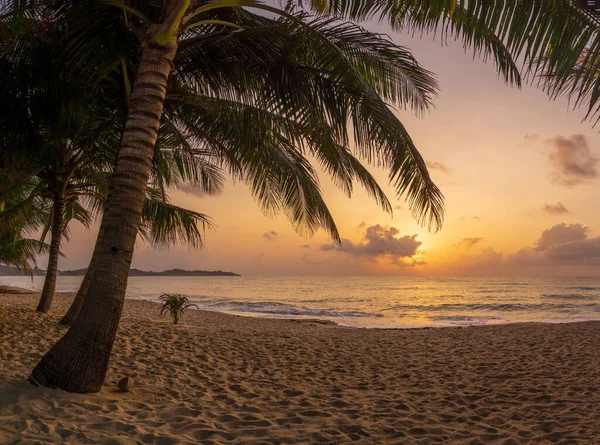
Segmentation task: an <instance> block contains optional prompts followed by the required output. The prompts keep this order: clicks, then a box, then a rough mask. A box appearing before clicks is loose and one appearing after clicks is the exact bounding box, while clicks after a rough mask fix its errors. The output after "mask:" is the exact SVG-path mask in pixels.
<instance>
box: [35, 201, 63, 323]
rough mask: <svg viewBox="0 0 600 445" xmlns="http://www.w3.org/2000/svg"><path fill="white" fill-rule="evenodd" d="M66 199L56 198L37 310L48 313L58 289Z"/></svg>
mask: <svg viewBox="0 0 600 445" xmlns="http://www.w3.org/2000/svg"><path fill="white" fill-rule="evenodd" d="M64 212H65V201H64V200H63V199H62V198H56V199H55V200H54V218H53V219H52V240H51V241H50V252H49V257H48V267H47V270H46V279H45V280H44V288H43V290H42V295H41V297H40V302H39V304H38V307H37V309H36V311H38V312H43V313H47V312H48V311H49V310H50V306H52V300H53V298H54V291H55V290H56V276H57V275H58V256H59V255H60V241H61V238H62V232H63V223H64Z"/></svg>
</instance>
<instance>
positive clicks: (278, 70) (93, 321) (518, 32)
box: [19, 0, 593, 392]
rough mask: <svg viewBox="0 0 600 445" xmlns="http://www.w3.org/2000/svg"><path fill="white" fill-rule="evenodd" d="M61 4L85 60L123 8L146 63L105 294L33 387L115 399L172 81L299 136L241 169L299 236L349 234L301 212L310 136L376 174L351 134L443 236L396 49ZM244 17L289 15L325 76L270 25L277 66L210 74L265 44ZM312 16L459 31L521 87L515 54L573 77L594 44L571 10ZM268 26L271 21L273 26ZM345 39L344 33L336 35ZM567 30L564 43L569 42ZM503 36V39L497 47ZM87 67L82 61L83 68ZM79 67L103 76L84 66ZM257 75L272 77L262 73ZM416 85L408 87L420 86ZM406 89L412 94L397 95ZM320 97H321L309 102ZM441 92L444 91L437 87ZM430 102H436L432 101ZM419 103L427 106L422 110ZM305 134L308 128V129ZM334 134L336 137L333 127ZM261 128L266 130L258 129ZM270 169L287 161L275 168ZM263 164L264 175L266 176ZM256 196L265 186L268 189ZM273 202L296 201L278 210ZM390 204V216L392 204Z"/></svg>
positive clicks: (346, 5) (342, 162)
mask: <svg viewBox="0 0 600 445" xmlns="http://www.w3.org/2000/svg"><path fill="white" fill-rule="evenodd" d="M33 3H35V2H33ZM53 3H62V5H61V6H62V8H61V9H59V10H58V13H59V14H66V15H67V16H69V14H70V19H71V20H72V21H73V23H76V24H77V25H74V26H72V28H71V29H73V30H74V34H73V35H72V39H73V40H72V41H73V42H74V43H73V45H72V49H73V52H72V53H71V55H73V54H74V55H77V54H84V55H85V54H89V51H86V50H85V42H86V41H90V40H91V38H97V37H98V36H101V35H102V33H105V30H106V27H105V26H104V24H100V22H102V21H101V20H97V22H98V24H97V25H96V26H94V24H93V23H91V24H90V23H89V21H87V22H86V20H85V17H86V16H93V17H94V19H96V18H98V17H103V18H107V17H108V16H109V15H110V13H108V12H107V9H106V8H107V5H108V6H114V7H115V9H118V10H119V14H121V15H120V16H115V18H114V20H118V21H119V22H126V23H128V24H131V26H132V27H134V28H137V30H138V31H139V32H138V33H137V35H138V36H140V38H141V39H142V43H143V46H142V48H143V49H142V51H141V56H140V61H139V64H138V65H137V70H136V76H135V81H134V84H133V88H132V89H131V95H130V103H131V105H130V107H129V111H128V118H127V121H126V124H125V131H124V134H123V138H122V144H121V149H120V151H119V158H118V160H117V164H116V167H115V170H114V174H113V176H112V180H111V194H110V195H109V197H108V199H107V207H106V211H105V213H104V217H103V221H102V225H101V230H100V234H99V237H98V241H97V244H96V248H95V251H94V257H93V259H92V263H93V264H94V265H95V267H94V270H95V272H94V276H93V280H94V286H93V287H92V288H91V289H90V292H89V293H88V296H87V298H86V299H85V302H84V306H83V309H82V312H81V315H80V317H79V318H78V319H77V320H76V322H75V323H74V324H73V327H72V328H71V329H70V330H69V332H68V333H67V334H66V335H65V337H63V339H61V340H60V341H59V342H58V343H57V345H55V346H54V347H53V348H52V349H51V350H50V351H49V353H48V354H47V355H46V356H45V357H44V358H43V359H42V361H41V362H40V363H39V364H38V366H37V367H36V368H35V369H34V371H33V373H32V376H31V381H32V382H33V383H35V384H43V385H47V386H58V387H60V388H63V389H66V390H68V391H74V392H88V391H97V390H98V389H99V388H100V386H101V385H102V382H103V379H104V375H105V372H106V369H107V365H108V358H109V356H110V351H111V348H112V343H113V340H114V336H115V333H116V329H117V326H118V320H119V318H120V313H121V310H122V304H123V297H124V293H125V286H126V280H127V271H128V270H129V265H130V262H131V256H132V251H133V245H134V242H135V238H136V234H137V229H138V225H139V223H140V219H141V214H142V210H143V205H144V190H145V187H146V183H147V181H148V179H149V177H150V173H151V165H152V162H151V161H152V158H153V152H154V145H155V143H156V139H157V135H158V130H159V126H160V121H161V117H162V114H163V108H164V104H165V99H166V96H167V91H168V83H169V77H170V76H171V75H172V76H173V78H174V79H176V80H179V81H180V82H181V83H182V85H185V86H187V87H188V88H192V89H194V90H196V91H199V92H202V93H204V95H205V96H206V99H207V101H208V100H210V99H211V97H213V96H214V95H219V93H221V95H220V99H224V97H226V96H229V97H233V98H234V100H236V101H237V102H238V103H239V104H240V105H241V106H243V107H245V108H246V109H250V107H251V104H254V107H255V108H257V109H258V110H257V112H262V113H263V115H264V114H265V112H267V113H270V114H271V115H270V116H269V119H268V122H270V123H273V124H275V123H277V122H279V125H280V126H282V127H284V128H285V130H286V131H289V132H291V130H294V133H293V134H296V135H297V136H296V138H292V137H288V140H287V141H285V140H284V142H288V143H289V145H288V147H290V148H296V150H282V151H278V150H274V149H273V150H271V151H270V152H269V153H268V154H267V153H258V152H251V153H246V154H247V155H249V154H252V155H254V156H255V158H254V159H253V160H254V161H255V166H254V168H246V169H243V168H240V170H239V171H240V174H241V175H243V177H244V179H246V180H248V181H249V182H251V183H252V185H253V187H254V188H253V190H254V191H255V193H256V194H257V195H258V197H259V199H260V200H261V203H262V204H263V205H266V206H274V207H275V208H277V207H279V208H284V209H291V216H292V218H293V219H294V220H296V221H297V222H298V223H299V225H301V226H304V227H309V228H310V229H314V228H316V227H321V226H325V227H328V228H329V230H330V232H331V233H332V234H335V233H336V231H335V226H334V224H333V222H332V220H330V219H328V214H327V213H324V212H323V211H321V210H322V209H323V208H324V207H323V205H322V204H321V203H320V201H318V199H317V197H316V196H315V198H314V199H315V202H319V206H317V207H315V208H304V207H302V206H303V204H302V203H300V202H299V197H300V196H303V194H304V193H299V192H298V189H303V190H304V191H306V190H307V189H310V188H312V189H313V190H315V186H316V180H315V178H314V177H313V176H314V175H313V174H312V172H311V171H310V169H309V166H308V165H307V164H306V163H305V162H304V161H303V156H302V152H301V150H298V149H297V148H298V147H304V146H309V147H311V146H310V143H311V142H313V141H314V139H312V138H310V137H309V138H308V139H305V138H304V135H305V134H307V133H308V131H306V130H312V132H311V133H310V134H319V131H321V132H322V133H323V134H325V135H326V136H327V139H328V140H329V141H330V144H329V145H325V146H323V148H322V149H321V150H318V149H316V148H314V147H311V148H312V149H315V150H316V153H317V154H319V155H320V158H319V160H320V161H322V162H323V163H324V164H325V165H328V166H331V167H330V168H331V171H330V172H331V173H332V174H334V175H335V176H336V177H338V176H342V177H343V175H344V174H345V175H346V177H348V176H352V175H356V174H357V173H356V172H357V171H361V167H362V166H360V162H359V160H358V159H356V158H354V157H353V156H351V155H350V154H349V153H348V152H346V151H345V149H347V145H348V140H349V139H350V138H349V135H348V127H347V124H348V123H350V125H349V128H350V129H351V133H350V134H352V137H353V139H354V142H355V144H356V147H357V152H358V153H359V155H360V156H361V157H363V158H366V159H367V160H368V161H375V162H376V163H378V164H380V165H382V166H384V167H386V168H388V169H389V170H390V178H391V180H392V181H393V183H394V184H395V185H396V189H397V191H398V193H399V194H404V195H405V196H406V197H407V199H408V201H409V204H410V206H411V208H412V209H413V211H414V212H415V213H416V216H417V217H418V219H419V220H421V221H429V223H430V224H433V226H434V227H438V226H439V224H441V221H442V201H441V194H440V192H439V190H437V188H436V187H435V186H434V185H433V184H432V183H431V181H430V180H429V176H428V175H427V171H426V168H425V165H424V163H423V161H422V159H421V158H420V156H419V155H418V152H417V151H416V148H415V147H414V144H413V143H412V141H411V140H410V138H409V136H408V134H407V132H406V130H405V129H404V127H403V126H402V125H401V123H400V122H399V121H398V120H397V118H396V117H395V116H394V114H393V113H392V112H391V111H390V109H389V108H388V107H387V106H386V104H385V103H384V102H383V99H385V100H390V101H392V102H395V103H398V104H401V105H413V103H411V101H413V100H415V97H418V95H415V94H411V93H412V92H411V91H409V90H408V89H407V88H406V85H408V84H410V85H411V86H413V87H414V85H415V83H416V82H408V81H407V82H405V83H402V82H401V81H400V78H401V76H400V75H398V76H391V75H389V73H393V72H398V71H401V70H398V68H397V67H395V66H394V64H393V63H392V60H391V59H392V57H391V56H390V53H389V52H387V48H386V50H384V51H382V53H383V54H385V53H386V52H387V55H388V56H390V57H389V58H386V57H385V55H383V56H382V54H381V53H379V54H377V55H376V56H373V55H371V54H367V55H366V53H360V56H361V58H360V60H357V59H356V58H355V57H353V53H352V52H351V51H349V50H346V51H345V50H344V48H343V47H340V46H338V45H332V44H331V42H332V39H333V38H334V37H335V36H332V37H331V38H322V37H321V36H322V33H319V32H316V31H315V30H314V28H313V27H311V26H310V25H309V24H308V23H307V22H306V18H305V17H298V16H297V15H292V14H290V13H289V12H286V11H277V10H275V9H274V8H272V7H269V6H266V5H263V4H259V3H257V2H255V1H250V0H247V1H227V0H223V1H215V2H210V3H206V4H203V3H201V2H195V1H194V2H192V1H190V0H187V1H186V0H171V1H165V2H162V3H155V2H150V1H131V2H127V3H124V2H117V1H114V2H113V1H103V2H99V3H98V4H93V3H92V4H91V5H90V4H86V5H85V7H83V8H82V7H81V6H80V5H79V4H74V3H71V2H53ZM550 3H553V4H556V5H559V6H561V7H562V9H558V10H556V9H552V10H551V8H549V7H548V5H549V4H550ZM235 6H250V7H258V8H261V9H266V10H269V11H271V12H275V13H279V14H280V15H281V16H283V17H284V18H285V21H286V22H287V23H288V24H292V25H294V26H296V27H298V28H300V29H301V30H302V31H303V34H302V35H303V36H306V37H313V39H312V42H311V46H310V49H311V50H312V51H309V53H308V55H307V57H308V59H309V60H308V61H309V62H312V64H310V63H309V64H308V65H305V64H304V63H303V62H304V60H303V57H302V55H301V54H299V52H297V51H295V50H296V49H297V47H299V46H302V45H300V44H299V43H298V42H299V41H295V42H294V41H290V40H289V39H286V38H281V37H280V35H279V33H277V32H271V31H273V29H272V28H273V26H269V25H265V26H263V29H262V33H263V38H262V39H261V38H257V39H256V40H257V41H259V42H260V43H265V42H267V46H266V47H262V49H263V50H264V49H267V48H269V47H271V49H272V51H267V52H266V53H269V52H270V54H271V55H274V54H278V56H277V57H275V58H274V59H272V60H265V59H266V58H267V57H268V55H269V54H265V52H264V51H263V52H260V53H259V52H257V51H254V52H253V53H251V54H252V56H253V60H251V61H252V62H254V63H253V64H251V65H250V66H249V68H250V69H248V70H245V68H246V66H244V70H242V71H243V72H237V73H234V72H232V71H231V70H230V71H221V70H222V69H223V68H225V67H226V65H227V64H228V63H229V68H230V69H231V67H232V66H233V65H232V64H231V63H230V62H231V61H230V60H228V59H227V58H226V57H225V58H223V59H219V58H216V57H213V58H212V59H211V61H213V62H215V61H220V62H221V63H216V64H214V65H199V64H198V61H199V60H201V57H202V56H203V55H205V54H204V53H203V51H202V48H201V47H202V46H203V45H205V44H207V43H210V42H211V41H213V42H218V44H214V45H213V49H214V52H213V55H214V54H215V53H218V52H219V51H220V50H221V49H222V48H225V50H229V51H232V49H231V43H238V44H239V43H240V41H243V39H244V38H245V37H246V38H247V37H249V36H253V37H256V34H253V31H254V30H255V29H252V30H250V32H247V30H246V29H245V28H244V27H243V26H242V25H240V22H242V20H241V19H240V15H244V14H245V12H244V13H243V14H237V13H238V12H239V10H238V9H236V8H232V7H235ZM311 6H312V8H313V9H314V10H316V11H317V12H319V13H321V14H329V15H335V16H336V17H338V18H349V19H366V18H370V17H373V16H374V15H375V14H380V15H381V17H382V18H383V19H386V20H389V21H390V23H392V25H393V26H395V27H402V26H409V27H412V28H415V29H423V30H426V31H428V30H432V29H435V28H437V27H438V26H442V27H446V26H449V27H451V28H452V29H453V30H454V31H457V32H458V34H459V35H461V36H462V37H463V39H464V41H465V43H466V44H468V45H469V46H473V47H474V48H475V49H476V50H482V49H483V50H484V53H490V52H491V54H492V55H494V57H495V60H496V62H497V65H498V68H499V69H500V70H501V72H503V73H505V74H506V73H509V72H512V73H513V74H510V75H507V77H509V78H511V79H513V80H514V79H515V78H516V76H515V74H514V70H513V68H514V63H513V62H512V57H506V55H507V53H506V48H504V46H503V45H502V44H501V43H502V41H504V42H506V44H507V48H508V49H510V50H512V53H513V54H512V56H513V57H516V56H517V55H519V54H521V53H524V55H525V56H526V58H527V60H529V61H531V60H534V56H538V55H541V54H550V56H551V57H549V58H548V59H547V60H549V62H547V64H546V65H545V66H546V67H552V66H562V65H560V64H566V63H568V60H566V59H568V58H567V57H565V56H561V54H560V51H559V50H558V49H560V48H564V47H565V46H564V45H569V46H566V47H568V48H576V47H577V45H579V44H581V42H583V41H584V40H585V39H586V38H589V37H590V36H591V34H590V33H591V32H592V31H593V29H592V28H591V27H590V26H589V24H588V22H587V21H585V20H584V19H585V17H583V18H582V16H581V14H579V15H577V11H576V10H574V9H573V8H572V7H571V5H570V2H567V1H562V2H559V1H555V2H549V1H548V2H543V1H530V2H516V1H515V2H483V1H469V2H466V1H465V2H461V1H459V2H456V1H450V0H447V1H442V0H439V1H427V2H401V1H398V2H397V3H395V2H387V1H385V2H380V1H375V0H374V1H362V0H361V1H350V0H349V1H336V2H323V1H319V2H316V1H315V2H313V3H311ZM93 8H98V10H99V11H101V15H98V14H92V13H91V10H92V9H93ZM19 10H20V11H22V10H23V9H22V8H21V9H19ZM573 11H575V13H573ZM521 14H523V17H524V19H522V18H521ZM117 17H118V18H117ZM538 19H539V20H538ZM255 20H256V21H257V22H259V21H260V19H259V18H255ZM264 20H266V19H264ZM82 23H85V25H83V24H82ZM115 23H117V22H116V21H115ZM242 23H243V22H242ZM331 27H332V28H334V27H335V25H333V26H331ZM557 29H559V30H561V32H558V33H557V32H555V31H556V30H557ZM100 30H101V32H100V33H99V31H100ZM490 30H494V31H497V34H494V33H493V32H491V31H490ZM591 30H592V31H591ZM282 34H285V33H282ZM258 35H259V36H260V33H258ZM497 36H500V37H501V38H502V40H501V39H500V38H499V37H497ZM86 37H88V38H86ZM300 42H301V41H300ZM245 43H247V45H246V46H245V48H248V47H252V44H251V42H245ZM228 44H229V46H228ZM278 44H282V45H281V46H278ZM108 47H110V45H109V46H108ZM490 48H491V50H490ZM557 48H558V49H557ZM304 49H305V48H304ZM497 49H502V50H503V51H500V50H498V51H497ZM375 52H376V53H377V51H375ZM257 56H258V59H257ZM369 56H370V57H369ZM311 59H312V60H311ZM73 60H78V57H74V58H73ZM174 62H175V63H174ZM286 62H287V64H286ZM319 62H320V63H319ZM79 66H92V67H95V66H97V65H94V64H81V63H80V65H79ZM253 66H254V67H258V66H260V67H267V68H268V69H267V70H261V71H258V70H257V71H254V72H253V71H252V67H253ZM413 66H415V67H416V66H417V65H416V64H415V65H413ZM537 66H538V65H534V64H533V63H531V64H530V68H531V69H536V68H537ZM237 71H240V70H239V69H238V70H237ZM403 74H404V76H405V78H406V77H407V76H406V72H403ZM233 80H235V82H234V81H233ZM399 81H400V83H399ZM425 83H426V84H427V82H425ZM398 84H400V85H401V86H400V87H397V85H398ZM307 85H308V86H309V88H306V86H307ZM421 86H422V85H421ZM428 87H431V84H430V83H428ZM300 88H303V89H300ZM417 90H419V91H421V92H422V91H423V89H419V88H417ZM240 98H241V100H240ZM243 99H246V100H243ZM315 99H316V100H315ZM416 100H418V101H420V102H421V103H422V97H421V99H416ZM238 108H239V107H238ZM278 118H279V119H278ZM263 122H265V121H263ZM292 124H299V127H296V126H293V125H292ZM322 124H325V125H324V126H323V127H319V125H322ZM259 128H261V127H257V129H259ZM298 128H300V130H298ZM302 129H304V130H305V131H306V133H304V132H302V131H301V130H302ZM187 130H188V132H189V133H190V134H192V135H194V137H197V138H198V139H201V138H203V137H205V132H204V130H206V129H204V128H200V129H199V128H190V126H189V125H188V128H187ZM208 130H210V128H209V129H208ZM262 130H263V131H269V128H265V127H262ZM214 142H215V143H217V144H218V143H219V142H221V141H220V140H218V139H216V140H214ZM272 142H273V145H274V146H275V145H276V144H277V142H279V141H277V139H273V141H272ZM284 146H285V143H284ZM223 151H226V150H223ZM229 152H230V154H231V155H232V156H231V157H229V158H228V160H230V161H231V165H232V167H237V166H238V165H236V164H234V161H239V159H237V158H236V157H234V156H233V155H234V154H235V153H231V150H229ZM270 155H279V156H276V157H269V156H270ZM261 162H264V165H262V166H260V163H261ZM289 169H292V171H295V172H297V174H298V176H297V177H296V178H292V179H288V180H286V178H285V177H283V176H284V174H285V173H284V172H288V171H289ZM266 177H273V178H275V180H273V181H268V180H267V179H265V178H266ZM298 178H303V180H304V181H305V182H304V183H302V182H299V181H298ZM255 182H258V184H259V185H255ZM266 185H267V186H268V185H272V186H273V187H274V188H276V192H277V193H275V195H273V194H270V193H268V192H267V191H265V190H266V189H265V186H266ZM303 186H304V187H303ZM307 186H308V187H307ZM316 190H318V188H316ZM313 195H314V193H313ZM273 196H277V197H279V199H283V201H279V202H271V200H272V197H273ZM383 203H384V205H385V201H384V202H383ZM316 211H320V213H316Z"/></svg>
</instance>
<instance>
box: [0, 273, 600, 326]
mask: <svg viewBox="0 0 600 445" xmlns="http://www.w3.org/2000/svg"><path fill="white" fill-rule="evenodd" d="M81 280H82V277H59V280H58V289H59V290H61V291H75V290H76V289H77V288H78V286H79V283H80V282H81ZM0 283H2V284H7V285H13V286H21V287H28V288H33V289H38V290H39V289H41V287H42V283H43V277H34V280H33V282H32V281H31V279H30V278H27V277H0ZM162 292H169V293H181V294H185V295H187V296H188V297H189V298H190V300H191V301H193V302H195V303H197V304H198V305H199V307H200V308H201V309H205V310H216V311H223V312H231V313H237V314H242V315H253V316H268V317H284V318H290V317H298V318H320V319H327V320H332V321H335V322H336V323H339V324H343V325H349V326H358V327H381V328H394V327H425V326H468V325H481V324H497V323H511V322H528V321H543V322H570V321H583V320H597V319H600V278H593V277H577V278H574V277H516V278H506V277H443V278H420V277H268V278H267V277H131V278H130V279H129V284H128V289H127V297H128V298H132V299H145V300H154V301H155V300H156V299H157V298H158V296H159V295H160V294H161V293H162Z"/></svg>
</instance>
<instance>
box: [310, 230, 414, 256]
mask: <svg viewBox="0 0 600 445" xmlns="http://www.w3.org/2000/svg"><path fill="white" fill-rule="evenodd" d="M399 233H400V231H399V230H398V229H396V228H395V227H387V226H386V227H384V226H381V225H379V224H377V225H374V226H370V227H367V230H366V231H365V235H364V240H363V242H361V243H359V244H354V243H353V242H352V241H350V240H342V245H341V246H338V245H336V244H323V245H321V247H320V249H321V250H322V251H325V252H329V251H338V252H343V253H346V254H349V255H353V256H357V257H367V258H376V257H384V256H390V257H391V258H392V259H394V260H395V261H397V260H399V259H401V258H410V257H413V256H415V255H416V254H417V252H418V251H419V247H420V246H421V244H422V243H421V241H417V239H416V237H417V235H412V236H411V235H406V236H403V237H399V236H398V235H399Z"/></svg>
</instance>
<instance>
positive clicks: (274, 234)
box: [263, 230, 279, 241]
mask: <svg viewBox="0 0 600 445" xmlns="http://www.w3.org/2000/svg"><path fill="white" fill-rule="evenodd" d="M278 237H279V233H277V232H275V231H274V230H271V231H270V232H265V233H263V238H264V239H266V240H267V241H277V238H278Z"/></svg>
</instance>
